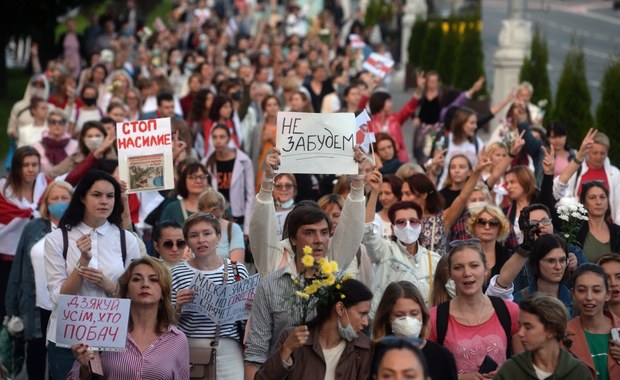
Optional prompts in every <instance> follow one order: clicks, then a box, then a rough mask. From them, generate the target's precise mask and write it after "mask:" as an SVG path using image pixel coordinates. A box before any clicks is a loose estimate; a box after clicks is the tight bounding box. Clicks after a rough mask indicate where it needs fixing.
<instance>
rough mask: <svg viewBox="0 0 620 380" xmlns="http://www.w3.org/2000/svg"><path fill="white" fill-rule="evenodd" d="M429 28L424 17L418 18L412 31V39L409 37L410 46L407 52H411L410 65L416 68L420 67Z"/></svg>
mask: <svg viewBox="0 0 620 380" xmlns="http://www.w3.org/2000/svg"><path fill="white" fill-rule="evenodd" d="M427 27H428V22H426V20H423V19H422V17H419V16H417V17H416V20H415V23H414V24H413V27H412V29H411V37H409V45H408V46H407V50H408V52H409V63H411V64H413V65H415V66H419V65H420V56H421V55H422V44H423V43H424V36H425V35H426V30H427Z"/></svg>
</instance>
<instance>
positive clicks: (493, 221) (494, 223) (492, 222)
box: [476, 218, 501, 228]
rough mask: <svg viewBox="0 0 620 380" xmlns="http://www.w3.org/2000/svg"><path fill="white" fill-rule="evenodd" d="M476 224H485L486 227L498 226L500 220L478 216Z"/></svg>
mask: <svg viewBox="0 0 620 380" xmlns="http://www.w3.org/2000/svg"><path fill="white" fill-rule="evenodd" d="M476 224H477V225H479V226H483V227H486V226H488V227H489V228H496V227H499V226H500V224H501V223H500V221H499V220H497V219H489V220H487V219H484V218H478V219H476Z"/></svg>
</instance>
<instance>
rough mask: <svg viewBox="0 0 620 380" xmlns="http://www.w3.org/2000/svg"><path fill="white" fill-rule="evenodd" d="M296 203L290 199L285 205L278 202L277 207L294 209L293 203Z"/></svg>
mask: <svg viewBox="0 0 620 380" xmlns="http://www.w3.org/2000/svg"><path fill="white" fill-rule="evenodd" d="M294 202H295V200H294V199H293V198H291V199H289V200H288V201H286V202H284V203H280V202H276V205H278V206H280V207H282V208H291V207H293V203H294Z"/></svg>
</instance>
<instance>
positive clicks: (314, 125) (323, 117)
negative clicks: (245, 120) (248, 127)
mask: <svg viewBox="0 0 620 380" xmlns="http://www.w3.org/2000/svg"><path fill="white" fill-rule="evenodd" d="M276 123H277V134H276V146H277V147H278V148H280V151H281V152H282V155H281V156H280V158H281V165H280V168H279V169H278V171H279V172H280V173H306V174H357V164H356V163H355V161H354V160H353V148H355V130H356V127H355V115H354V114H353V113H302V112H278V118H277V122H276Z"/></svg>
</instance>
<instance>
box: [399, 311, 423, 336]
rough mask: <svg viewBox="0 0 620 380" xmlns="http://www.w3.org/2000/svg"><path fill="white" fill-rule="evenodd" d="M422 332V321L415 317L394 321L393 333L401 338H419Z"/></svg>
mask: <svg viewBox="0 0 620 380" xmlns="http://www.w3.org/2000/svg"><path fill="white" fill-rule="evenodd" d="M421 331H422V321H420V320H419V319H418V318H414V317H409V316H407V317H402V318H396V319H395V320H393V321H392V332H393V333H394V335H396V336H398V337H401V338H412V337H413V338H418V337H419V336H420V332H421Z"/></svg>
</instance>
